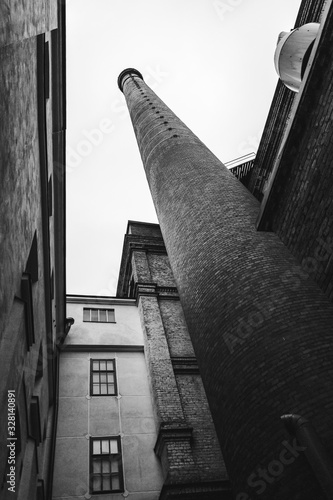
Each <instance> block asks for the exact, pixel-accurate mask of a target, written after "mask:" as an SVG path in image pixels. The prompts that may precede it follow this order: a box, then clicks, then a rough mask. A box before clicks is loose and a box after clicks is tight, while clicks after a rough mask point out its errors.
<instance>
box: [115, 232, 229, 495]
mask: <svg viewBox="0 0 333 500" xmlns="http://www.w3.org/2000/svg"><path fill="white" fill-rule="evenodd" d="M140 229H141V232H140ZM128 233H129V235H128V237H127V239H128V241H130V240H131V239H132V238H133V237H137V236H140V241H141V244H144V243H145V250H144V251H140V250H138V249H133V251H132V257H131V258H130V261H131V271H128V274H132V275H133V277H134V281H135V282H137V281H139V282H140V283H141V284H149V283H155V284H157V285H158V288H155V287H154V286H153V287H150V288H140V290H143V291H140V290H139V292H138V307H139V312H140V318H141V323H142V327H143V331H144V337H145V355H146V360H147V365H148V368H149V370H148V372H149V377H150V385H151V390H152V394H153V400H154V408H155V414H156V418H157V421H158V424H159V436H158V440H157V443H156V448H155V451H156V453H157V455H158V456H159V457H160V460H161V464H162V468H163V471H164V476H165V487H164V489H163V492H162V493H161V498H184V499H185V498H187V499H189V500H190V499H192V498H198V499H201V498H202V499H204V498H207V500H208V499H212V500H217V499H220V498H226V499H227V498H229V496H221V495H222V494H223V495H227V494H228V487H227V486H226V485H225V484H224V483H223V480H226V477H227V475H226V471H225V466H224V462H223V459H222V455H221V451H220V447H219V444H218V441H217V437H216V433H215V429H214V426H213V422H212V417H211V414H210V410H209V407H208V403H207V398H206V395H205V392H204V389H203V385H202V382H201V378H200V375H199V373H198V369H197V365H196V361H195V357H194V351H193V346H192V343H191V340H190V337H189V334H188V331H187V326H186V322H185V318H184V314H183V311H182V307H181V304H180V302H179V299H178V295H177V293H176V292H177V291H175V292H173V295H172V296H170V295H169V296H167V297H166V296H165V292H164V290H165V288H168V287H172V288H173V287H174V285H175V283H174V279H173V275H172V271H171V268H170V264H169V261H168V257H167V255H166V254H165V253H163V252H162V251H161V248H159V252H158V253H156V251H154V236H152V232H151V228H149V227H148V231H145V228H144V227H143V226H142V227H141V228H139V230H138V226H136V227H135V231H134V233H135V234H133V232H132V230H131V229H130V230H129V231H128ZM154 234H155V237H156V238H160V235H158V234H157V232H156V230H155V232H154ZM144 235H146V236H144ZM123 265H124V267H126V264H125V263H123ZM119 289H121V290H122V291H123V292H125V294H126V287H124V286H123V285H122V284H121V283H119ZM156 290H162V291H161V292H156ZM179 360H180V361H179ZM175 367H176V368H177V367H178V371H176V368H175ZM179 370H181V373H179ZM188 370H190V371H189V372H188ZM193 370H194V372H195V373H193ZM222 483H223V484H222ZM222 492H224V493H222ZM206 495H207V496H206Z"/></svg>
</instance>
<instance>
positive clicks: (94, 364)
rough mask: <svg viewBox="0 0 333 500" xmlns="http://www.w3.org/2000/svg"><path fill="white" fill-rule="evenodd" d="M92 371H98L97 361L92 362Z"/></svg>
mask: <svg viewBox="0 0 333 500" xmlns="http://www.w3.org/2000/svg"><path fill="white" fill-rule="evenodd" d="M93 370H97V371H98V370H99V361H93Z"/></svg>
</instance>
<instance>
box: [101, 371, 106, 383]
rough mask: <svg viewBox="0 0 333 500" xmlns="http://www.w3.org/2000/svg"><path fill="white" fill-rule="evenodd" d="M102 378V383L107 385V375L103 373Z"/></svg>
mask: <svg viewBox="0 0 333 500" xmlns="http://www.w3.org/2000/svg"><path fill="white" fill-rule="evenodd" d="M100 377H101V382H103V383H104V384H105V383H106V373H101V375H100Z"/></svg>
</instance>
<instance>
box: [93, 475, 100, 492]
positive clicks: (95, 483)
mask: <svg viewBox="0 0 333 500" xmlns="http://www.w3.org/2000/svg"><path fill="white" fill-rule="evenodd" d="M101 486H102V480H101V476H93V491H100V490H101Z"/></svg>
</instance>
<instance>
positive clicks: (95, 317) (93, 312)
mask: <svg viewBox="0 0 333 500" xmlns="http://www.w3.org/2000/svg"><path fill="white" fill-rule="evenodd" d="M91 321H98V310H97V309H91Z"/></svg>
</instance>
